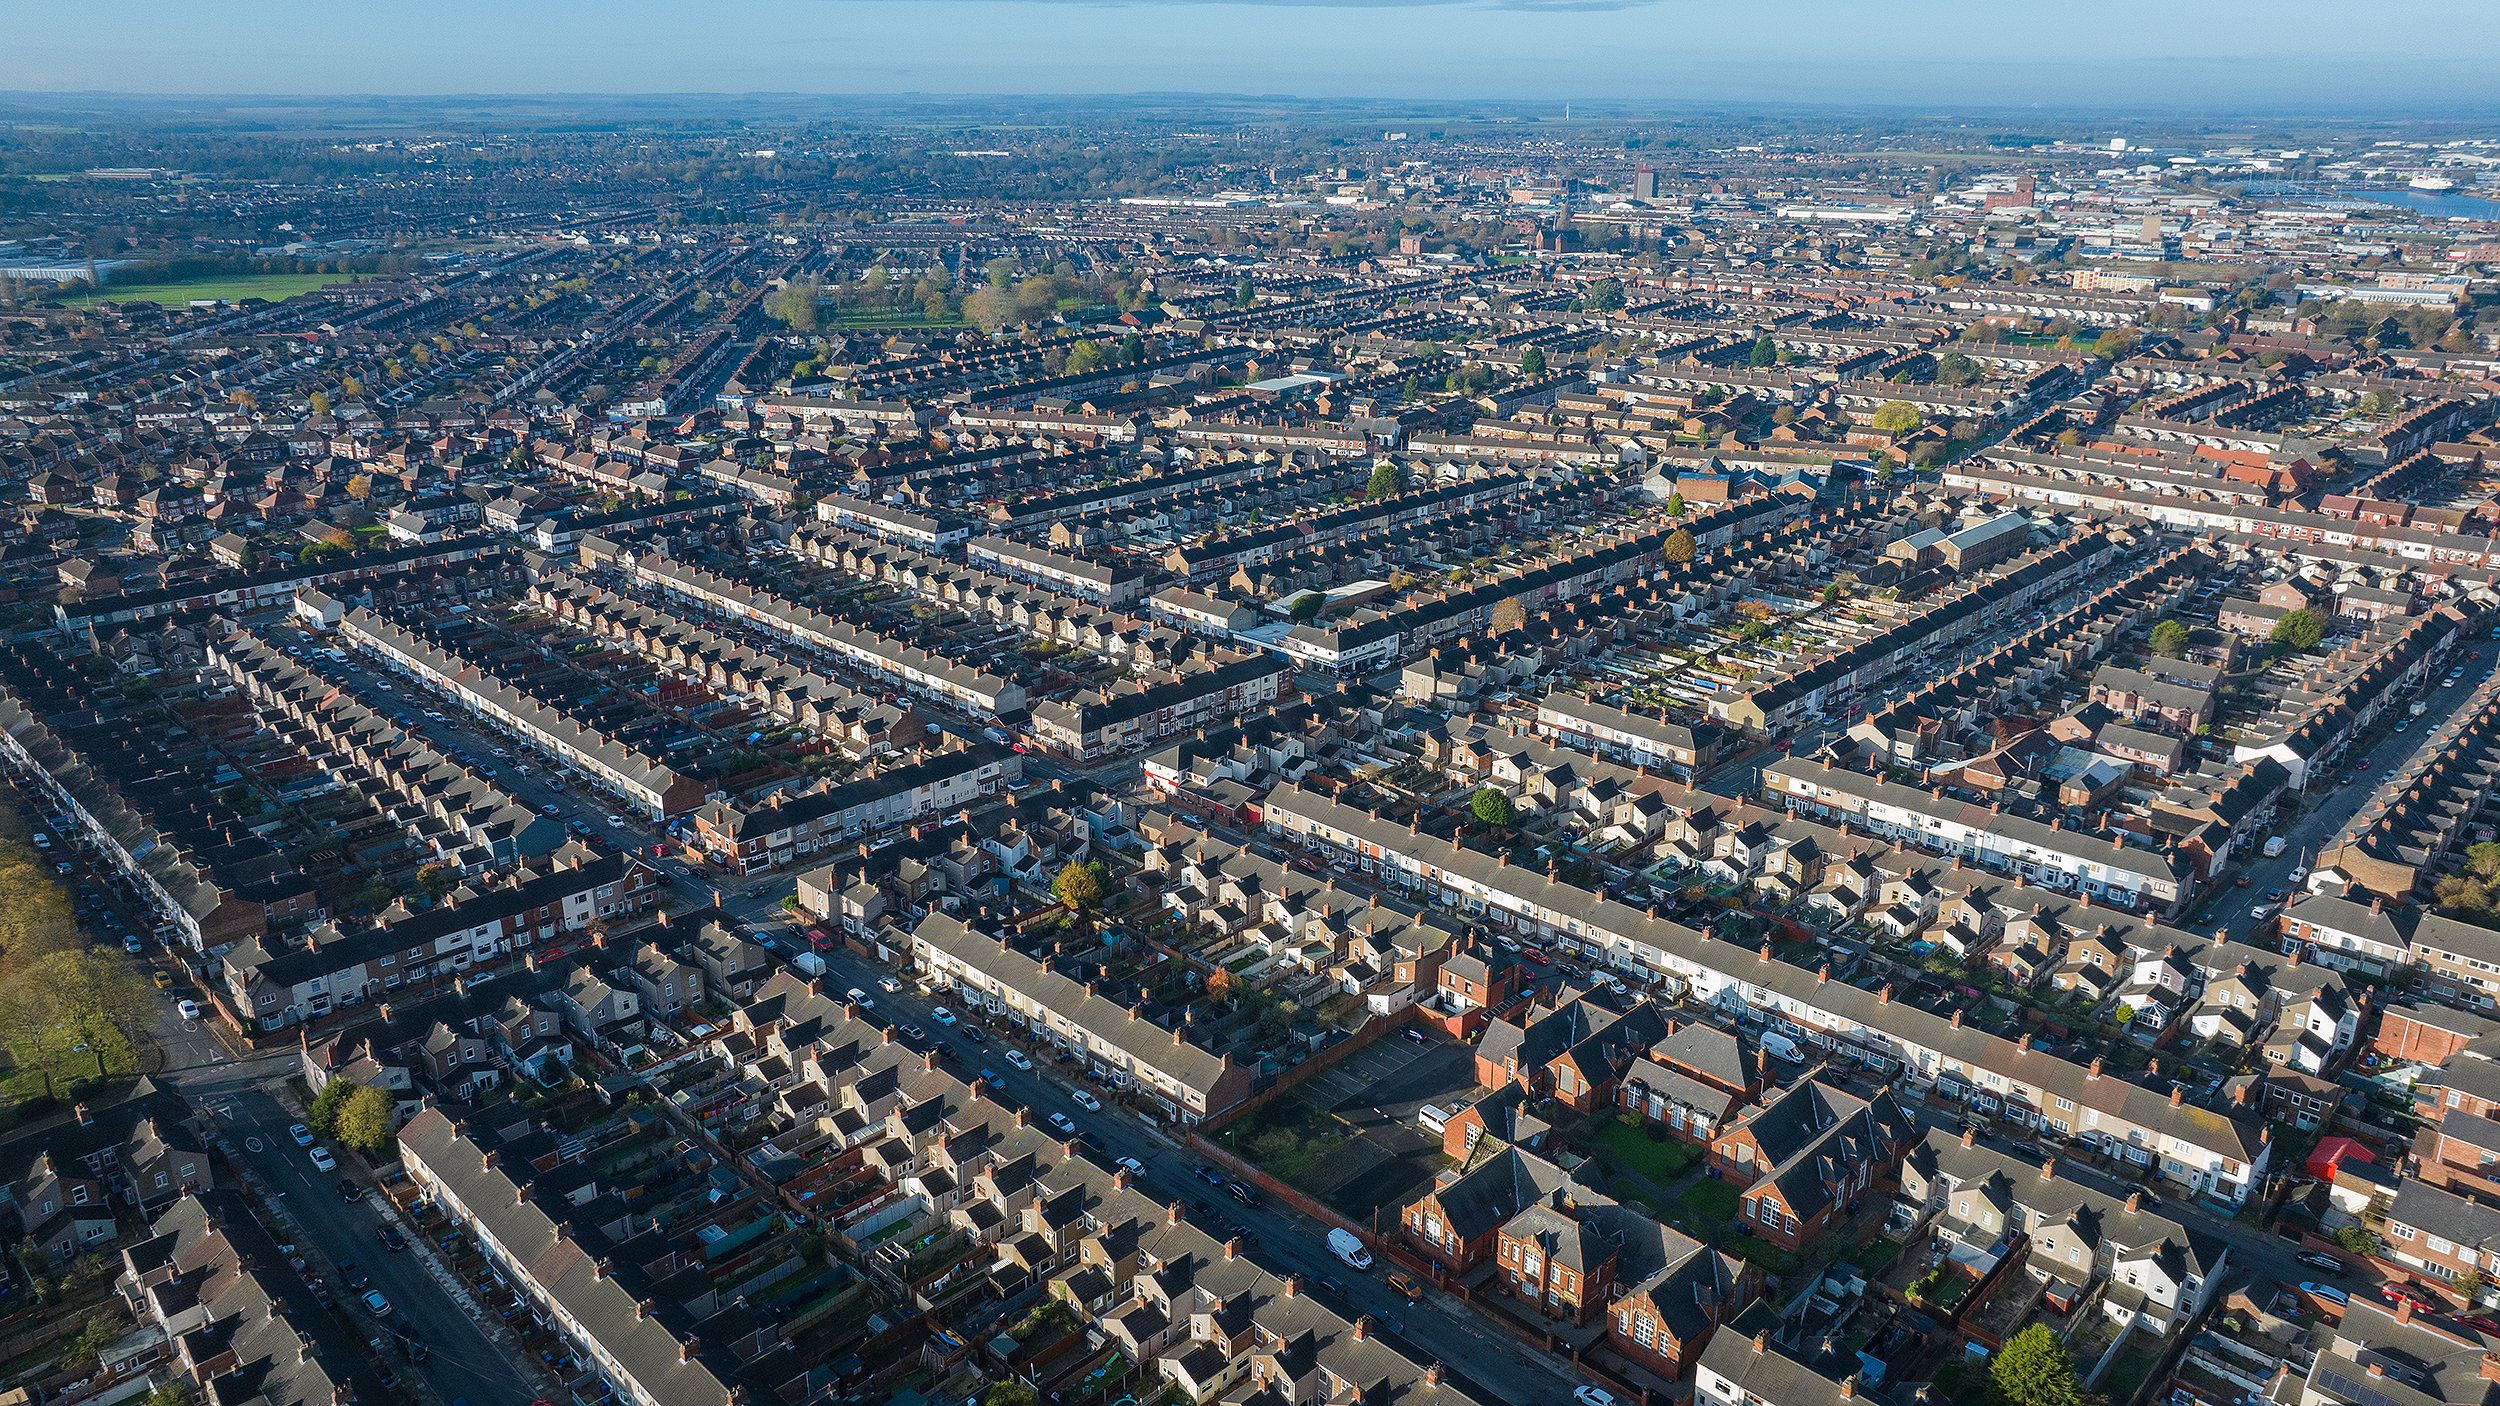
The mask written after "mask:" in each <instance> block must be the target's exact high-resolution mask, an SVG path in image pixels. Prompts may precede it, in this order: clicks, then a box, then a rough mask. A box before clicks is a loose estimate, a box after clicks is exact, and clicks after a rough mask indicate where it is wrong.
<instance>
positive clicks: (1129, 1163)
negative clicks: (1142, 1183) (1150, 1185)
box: [1118, 1157, 1146, 1177]
mask: <svg viewBox="0 0 2500 1406" xmlns="http://www.w3.org/2000/svg"><path fill="white" fill-rule="evenodd" d="M1118 1165H1119V1168H1120V1170H1122V1171H1124V1172H1127V1173H1128V1174H1129V1175H1130V1176H1133V1177H1142V1176H1144V1175H1145V1174H1146V1164H1145V1163H1143V1162H1140V1161H1138V1160H1137V1159H1136V1158H1134V1157H1123V1158H1121V1159H1120V1160H1119V1163H1118Z"/></svg>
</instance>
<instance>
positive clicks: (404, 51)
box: [0, 0, 2500, 115]
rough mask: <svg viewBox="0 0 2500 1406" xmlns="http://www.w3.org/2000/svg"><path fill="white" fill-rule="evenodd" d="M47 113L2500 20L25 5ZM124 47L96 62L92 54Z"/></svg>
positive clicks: (1054, 4)
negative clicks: (90, 107)
mask: <svg viewBox="0 0 2500 1406" xmlns="http://www.w3.org/2000/svg"><path fill="white" fill-rule="evenodd" d="M13 32H14V33H16V35H17V36H18V37H17V40H16V41H15V42H14V43H13V44H12V45H11V48H10V50H9V52H8V53H7V54H6V55H0V89H6V90H13V91H15V92H17V93H19V94H21V95H23V96H26V97H30V98H32V97H40V96H43V95H47V94H51V95H60V96H64V97H68V96H76V95H81V94H84V95H89V96H93V95H97V94H116V95H133V96H148V95H162V96H167V97H209V96H218V97H243V96H266V97H365V96H371V97H383V98H388V97H412V98H413V97H426V98H444V97H478V96H504V97H522V96H531V95H553V96H567V97H597V96H609V97H620V98H621V97H660V96H667V95H689V96H693V95H709V96H715V97H736V96H740V95H757V96H762V95H787V96H805V95H818V96H843V95H857V96H863V97H866V96H877V97H898V96H912V95H932V96H936V95H947V96H966V97H972V96H1002V97H1003V96H1037V97H1038V96H1084V95H1091V94H1103V95H1120V94H1145V93H1153V94H1165V95H1172V96H1181V95H1186V94H1191V93H1205V94H1225V95H1268V96H1272V97H1277V98H1289V99H1295V100H1304V101H1327V100H1332V99H1373V100H1387V101H1395V100H1399V99H1408V98H1412V99H1440V100H1445V101H1446V100H1451V99H1465V100H1480V101H1539V102H1548V101H1550V102H1557V103H1560V102H1566V101H1572V100H1581V101H1590V102H1634V103H1637V102H1724V103H1791V104H1797V105H1801V106H1805V105H1821V104H1876V105H1900V106H1929V105H1936V104H1952V105H1955V106H1961V107H2000V108H2003V107H2022V106H2039V107H2043V108H2057V109H2066V110H2094V109H2103V108H2108V109H2128V108H2153V109H2163V110H2201V111H2219V110H2229V109H2250V110H2262V111H2309V112H2352V113H2362V112H2389V113H2404V114H2408V115H2440V114H2445V115H2464V114H2466V113H2468V112H2471V111H2474V110H2478V109H2481V110H2488V109H2490V108H2492V107H2493V106H2494V105H2495V104H2500V72H2495V71H2494V70H2493V68H2492V67H2491V66H2490V65H2488V64H2487V63H2486V62H2484V61H2483V60H2482V59H2481V57H2480V56H2481V55H2483V54H2486V53H2488V52H2489V51H2490V50H2491V49H2492V47H2493V46H2494V45H2495V43H2496V42H2500V6H2491V5H2481V6H2468V5H2464V4H2461V3H2456V0H2431V2H2430V3H2426V4H2421V5H2409V6H2396V5H2385V4H2381V5H2366V4H2365V5H2358V6H2354V5H2332V4H2328V3H2325V0H2290V3H2282V4H2273V5H2258V4H2254V3H2245V0H2232V3H2226V4H2206V5H2197V6H2162V5H2155V4H2152V3H2149V0H2118V2H2117V3H2115V4H2111V5H2106V6H2102V7H2096V8H2095V9H2092V10H2090V11H2073V10H2061V11H2050V10H2048V9H2046V8H2045V7H2034V8H2032V9H2030V10H2028V11H2011V12H2009V11H2008V10H2007V8H2006V7H2003V6H1982V5H1977V4H1966V3H1950V2H1949V0H1910V2H1909V3H1905V4H1902V5H1899V6H1897V7H1892V8H1888V9H1882V10H1878V9H1876V8H1875V7H1871V6H1866V5H1863V4H1850V3H1844V0H1785V3H1777V4H1770V5H1764V6H1757V7H1749V8H1747V9H1745V10H1743V11H1735V10H1729V9H1725V8H1710V9H1704V8H1701V7H1697V6H1694V5H1691V4H1689V3H1687V2H1686V0H1474V2H1472V3H1441V0H1247V2H1245V0H1203V2H1202V0H1140V2H1139V3H1104V2H1103V0H912V3H903V2H902V0H728V3H724V4H718V5H714V6H710V7H706V8H705V9H704V10H702V11H700V12H693V13H690V12H689V11H688V10H687V9H686V8H685V7H683V6H668V5H662V4H659V3H656V0H616V3H613V4H609V5H605V6H599V7H592V6H587V5H578V4H555V3H533V0H520V3H502V4H492V5H490V4H483V3H479V0H445V3H441V4H437V5H434V6H429V7H424V8H422V9H406V10H393V11H389V12H372V13H360V12H357V11H353V10H345V9H340V8H336V7H320V8H316V7H314V6H311V5H309V4H305V3H301V0H281V2H280V3H240V0H201V3H196V4H193V5H190V6H185V7H181V8H179V9H168V8H166V7H163V6H146V7H141V6H139V5H135V4H132V3H130V0H102V3H98V4H92V5H89V6H85V7H80V8H78V9H77V10H75V11H72V10H69V9H65V8H62V7H42V8H35V7H23V8H22V9H21V12H20V13H18V14H17V15H16V16H15V24H14V25H13ZM98 35H110V36H112V37H113V42H112V43H110V44H99V43H97V42H96V36H98Z"/></svg>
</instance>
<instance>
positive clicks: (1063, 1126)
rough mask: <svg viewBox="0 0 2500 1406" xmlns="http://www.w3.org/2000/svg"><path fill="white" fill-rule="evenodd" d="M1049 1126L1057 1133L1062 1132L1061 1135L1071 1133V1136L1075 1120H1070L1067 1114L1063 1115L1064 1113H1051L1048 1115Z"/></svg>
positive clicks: (1074, 1127)
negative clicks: (1056, 1130)
mask: <svg viewBox="0 0 2500 1406" xmlns="http://www.w3.org/2000/svg"><path fill="white" fill-rule="evenodd" d="M1050 1125H1051V1126H1052V1127H1054V1128H1057V1129H1058V1130H1059V1131H1061V1132H1063V1133H1071V1134H1072V1133H1074V1132H1075V1131H1076V1120H1075V1119H1073V1118H1071V1117H1069V1116H1068V1115H1067V1114H1065V1113H1053V1114H1051V1115H1050Z"/></svg>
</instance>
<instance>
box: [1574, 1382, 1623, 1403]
mask: <svg viewBox="0 0 2500 1406" xmlns="http://www.w3.org/2000/svg"><path fill="white" fill-rule="evenodd" d="M1571 1399H1572V1400H1574V1401H1577V1402H1579V1403H1580V1406H1615V1394H1614V1393H1613V1392H1611V1391H1606V1390H1603V1389H1601V1388H1598V1387H1593V1386H1575V1387H1573V1388H1572V1389H1571Z"/></svg>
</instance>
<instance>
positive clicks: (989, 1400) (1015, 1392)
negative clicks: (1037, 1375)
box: [981, 1378, 1041, 1406]
mask: <svg viewBox="0 0 2500 1406" xmlns="http://www.w3.org/2000/svg"><path fill="white" fill-rule="evenodd" d="M1040 1400H1041V1398H1040V1397H1039V1396H1038V1395H1036V1394H1035V1392H1034V1390H1033V1388H1032V1387H1031V1386H1028V1385H1026V1384H1025V1383H1023V1382H1020V1381H1017V1380H1015V1379H1013V1378H1009V1379H1008V1380H1006V1381H1003V1382H1000V1383H998V1384H997V1385H995V1386H993V1387H991V1388H990V1389H989V1393H988V1394H987V1395H985V1396H983V1397H982V1398H981V1406H1037V1403H1038V1402H1039V1401H1040Z"/></svg>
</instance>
